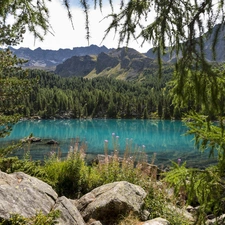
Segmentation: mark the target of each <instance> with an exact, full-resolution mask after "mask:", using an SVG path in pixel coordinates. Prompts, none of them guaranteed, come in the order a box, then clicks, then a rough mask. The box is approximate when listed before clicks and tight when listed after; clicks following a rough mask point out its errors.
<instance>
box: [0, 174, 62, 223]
mask: <svg viewBox="0 0 225 225" xmlns="http://www.w3.org/2000/svg"><path fill="white" fill-rule="evenodd" d="M57 197H58V196H57V193H56V192H55V191H54V190H53V189H52V187H51V186H49V185H48V184H46V183H44V182H43V181H40V180H38V179H37V178H35V177H31V176H29V175H26V174H25V173H22V172H17V173H13V174H6V173H3V172H1V171H0V218H4V219H9V217H10V214H20V215H22V216H24V217H32V216H34V215H35V214H36V213H37V212H39V211H42V212H43V213H44V214H47V213H49V212H50V211H51V209H52V207H53V205H54V204H55V201H56V199H57Z"/></svg>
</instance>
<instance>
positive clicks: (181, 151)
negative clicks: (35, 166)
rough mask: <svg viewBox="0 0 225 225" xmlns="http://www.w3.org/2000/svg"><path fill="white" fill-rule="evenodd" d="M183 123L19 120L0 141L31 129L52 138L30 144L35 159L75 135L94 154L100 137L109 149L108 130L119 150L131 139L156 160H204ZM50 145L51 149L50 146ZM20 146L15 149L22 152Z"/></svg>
mask: <svg viewBox="0 0 225 225" xmlns="http://www.w3.org/2000/svg"><path fill="white" fill-rule="evenodd" d="M185 131H186V127H185V126H184V125H183V124H182V122H181V121H164V120H122V119H121V120H116V119H111V120H109V119H93V120H40V121H21V122H19V123H18V124H16V125H15V126H14V129H13V131H12V133H11V135H10V136H9V137H7V138H4V139H3V140H0V144H1V145H3V144H4V143H8V142H9V141H16V140H19V139H22V138H24V137H27V136H29V135H30V134H31V133H32V134H33V136H35V137H40V138H41V139H43V140H44V139H54V140H56V141H57V142H59V147H53V146H49V145H46V144H45V143H44V142H41V143H39V144H32V145H31V150H32V151H31V155H32V157H33V158H35V159H43V158H44V156H46V155H47V154H48V153H49V151H51V150H57V151H58V150H59V148H60V151H61V152H62V154H66V153H67V152H68V150H69V147H70V146H71V145H73V144H74V142H75V139H76V138H79V139H80V140H83V141H85V142H86V143H87V145H88V149H87V153H90V154H93V155H96V154H99V153H100V154H103V152H104V141H105V140H108V141H109V152H110V151H113V144H112V142H113V141H112V133H115V136H118V150H119V152H120V153H121V154H122V153H123V151H124V150H125V147H126V143H127V142H129V143H132V144H131V146H132V151H137V149H138V148H140V149H142V148H143V147H142V146H144V149H145V152H146V153H147V154H148V156H149V160H150V158H151V157H152V155H153V154H154V153H156V154H157V156H156V161H155V162H156V163H158V164H166V163H167V164H168V163H169V162H170V160H177V159H178V158H182V160H183V161H186V160H187V161H188V162H189V164H190V165H191V164H193V165H195V163H196V160H197V161H198V162H199V161H200V160H201V159H202V161H205V160H206V161H207V162H205V163H206V164H207V163H208V159H207V157H208V155H207V154H203V155H202V154H200V153H199V152H198V151H197V150H196V149H194V142H193V141H192V139H193V136H192V137H191V136H185V135H184V133H185ZM53 148H54V149H53ZM23 152H24V149H23V150H20V151H19V152H17V154H18V155H21V154H23Z"/></svg>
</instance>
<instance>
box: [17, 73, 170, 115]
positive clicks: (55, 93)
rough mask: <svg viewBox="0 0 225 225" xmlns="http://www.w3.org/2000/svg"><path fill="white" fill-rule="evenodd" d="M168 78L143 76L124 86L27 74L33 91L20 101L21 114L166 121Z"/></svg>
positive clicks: (102, 79)
mask: <svg viewBox="0 0 225 225" xmlns="http://www.w3.org/2000/svg"><path fill="white" fill-rule="evenodd" d="M169 77H170V74H165V78H164V79H162V80H159V78H158V77H157V76H155V75H148V76H147V75H146V77H145V81H139V82H136V81H129V82H127V81H121V80H116V79H113V78H105V77H99V78H93V79H91V80H89V79H84V78H79V77H69V78H63V77H59V76H57V75H54V74H52V73H49V72H45V71H42V70H31V71H30V72H29V79H30V80H31V81H33V82H32V83H33V87H32V90H31V92H30V96H29V97H28V96H27V97H26V98H24V100H23V101H22V103H23V104H24V105H26V107H25V108H24V109H23V110H21V112H22V113H23V115H24V116H26V117H30V116H34V115H38V116H41V117H42V118H52V117H61V116H62V117H64V116H65V117H66V118H67V117H72V118H87V117H91V118H95V117H97V118H103V117H107V118H140V119H142V118H145V119H146V118H151V117H152V115H157V114H158V115H159V116H160V117H161V118H167V119H168V118H171V117H172V114H173V110H172V108H171V106H170V105H171V99H170V97H169V95H168V93H167V92H166V90H164V87H165V85H166V82H167V80H169ZM35 82H36V83H35ZM162 90H163V92H162ZM159 109H161V110H160V113H159ZM66 115H67V116H66Z"/></svg>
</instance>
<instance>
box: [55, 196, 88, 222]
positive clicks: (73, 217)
mask: <svg viewBox="0 0 225 225" xmlns="http://www.w3.org/2000/svg"><path fill="white" fill-rule="evenodd" d="M53 209H54V210H59V211H60V212H61V214H60V215H61V216H60V218H59V219H58V220H57V222H58V224H61V225H71V224H73V225H85V222H84V220H83V218H82V216H81V215H80V212H79V211H78V210H77V208H76V207H75V206H74V204H73V203H72V202H71V201H70V200H69V199H67V198H66V197H64V196H62V197H60V198H58V199H57V201H56V204H55V206H54V208H53Z"/></svg>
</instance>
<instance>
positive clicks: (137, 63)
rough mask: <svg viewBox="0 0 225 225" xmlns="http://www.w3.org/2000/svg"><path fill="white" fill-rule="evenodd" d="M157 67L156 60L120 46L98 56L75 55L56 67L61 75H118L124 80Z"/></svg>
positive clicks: (134, 77)
mask: <svg viewBox="0 0 225 225" xmlns="http://www.w3.org/2000/svg"><path fill="white" fill-rule="evenodd" d="M153 67H156V64H155V63H154V60H152V59H150V58H148V57H147V56H145V55H143V54H141V53H139V52H138V51H136V50H134V49H132V48H120V49H116V50H112V51H110V52H108V53H104V52H102V53H100V54H99V55H98V56H97V57H96V58H93V57H92V59H91V61H90V56H89V57H86V58H84V57H79V56H74V57H72V58H70V59H67V60H66V61H65V62H64V63H62V64H60V65H58V66H57V67H56V70H55V73H57V74H59V75H61V76H82V77H87V78H93V77H97V76H109V77H116V78H119V79H123V80H131V79H137V77H139V76H140V75H141V74H143V73H144V71H145V70H148V69H151V68H153Z"/></svg>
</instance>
